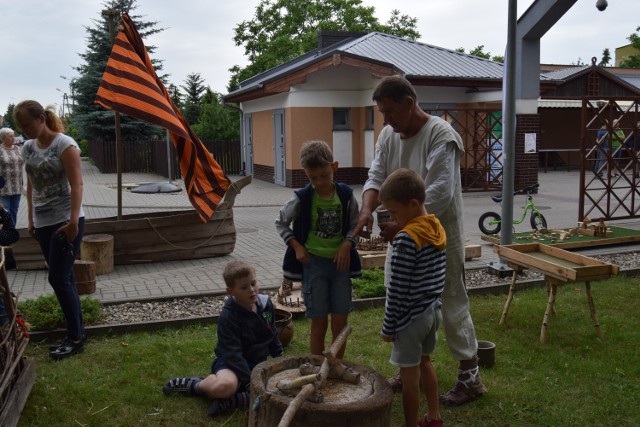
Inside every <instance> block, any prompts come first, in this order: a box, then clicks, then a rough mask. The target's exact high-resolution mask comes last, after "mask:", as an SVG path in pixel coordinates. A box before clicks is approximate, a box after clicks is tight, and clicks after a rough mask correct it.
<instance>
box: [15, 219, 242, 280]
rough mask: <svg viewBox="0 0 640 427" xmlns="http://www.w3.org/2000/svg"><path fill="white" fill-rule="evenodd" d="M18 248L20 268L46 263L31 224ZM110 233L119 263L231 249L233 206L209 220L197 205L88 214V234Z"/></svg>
mask: <svg viewBox="0 0 640 427" xmlns="http://www.w3.org/2000/svg"><path fill="white" fill-rule="evenodd" d="M18 231H19V232H20V240H18V242H16V243H15V244H14V245H13V253H14V257H15V259H16V263H17V265H18V269H20V270H31V269H39V268H45V264H44V258H43V256H42V252H41V251H40V246H39V245H38V242H37V241H36V240H35V239H34V238H33V237H31V236H30V235H29V233H28V231H27V229H26V228H21V229H19V230H18ZM90 234H109V235H111V236H113V238H114V253H113V260H114V264H115V265H121V264H139V263H148V262H161V261H176V260H186V259H197V258H209V257H215V256H223V255H228V254H230V253H231V252H233V250H234V248H235V244H236V227H235V224H234V222H233V208H220V209H218V210H216V212H215V213H214V215H213V217H212V218H211V219H210V220H209V222H206V223H204V222H202V220H201V219H200V218H199V217H198V215H197V214H196V211H195V210H193V209H191V210H184V211H170V212H166V211H165V212H154V213H145V214H130V215H123V216H122V219H120V220H118V219H116V218H115V217H110V218H95V219H88V220H86V222H85V230H84V235H85V236H87V235H90Z"/></svg>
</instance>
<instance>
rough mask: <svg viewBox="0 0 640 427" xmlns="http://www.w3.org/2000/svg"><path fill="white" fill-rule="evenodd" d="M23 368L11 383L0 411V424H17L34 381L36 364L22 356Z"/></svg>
mask: <svg viewBox="0 0 640 427" xmlns="http://www.w3.org/2000/svg"><path fill="white" fill-rule="evenodd" d="M22 366H23V368H22V369H21V370H20V372H19V373H18V379H17V381H16V382H15V384H13V387H12V388H11V391H10V393H9V394H8V396H7V400H6V401H5V404H4V406H3V408H2V412H0V426H6V427H13V426H16V425H18V420H19V419H20V413H21V412H22V409H24V405H25V404H26V403H27V398H28V397H29V394H30V393H31V388H32V387H33V384H34V383H35V381H36V364H35V362H34V361H33V360H32V359H30V358H24V359H23V363H22Z"/></svg>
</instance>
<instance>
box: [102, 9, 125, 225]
mask: <svg viewBox="0 0 640 427" xmlns="http://www.w3.org/2000/svg"><path fill="white" fill-rule="evenodd" d="M102 16H106V17H107V19H108V20H109V36H110V37H111V45H112V46H113V44H114V43H115V41H116V31H115V25H114V18H116V17H117V16H118V12H117V11H116V10H114V9H107V10H103V11H102ZM114 114H115V128H116V174H117V177H118V190H117V192H118V213H117V216H116V218H117V219H119V220H120V219H122V140H121V139H122V138H121V134H120V113H118V112H117V111H114Z"/></svg>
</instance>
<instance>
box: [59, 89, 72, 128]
mask: <svg viewBox="0 0 640 427" xmlns="http://www.w3.org/2000/svg"><path fill="white" fill-rule="evenodd" d="M56 90H57V91H58V92H62V113H61V114H60V116H61V117H62V119H63V120H65V121H66V119H65V117H66V115H65V114H64V107H65V105H66V106H67V114H70V113H71V111H70V109H69V96H68V95H67V92H64V91H62V90H60V89H59V88H56Z"/></svg>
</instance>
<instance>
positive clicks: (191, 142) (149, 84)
mask: <svg viewBox="0 0 640 427" xmlns="http://www.w3.org/2000/svg"><path fill="white" fill-rule="evenodd" d="M120 25H121V29H120V32H119V33H118V37H117V38H116V40H115V43H114V44H113V49H112V51H111V56H109V61H108V62H107V68H106V69H105V71H104V74H103V75H102V82H100V88H99V89H98V94H97V95H96V101H95V102H96V103H97V104H100V105H102V106H103V107H105V108H108V109H111V110H114V111H117V112H119V113H122V114H126V115H128V116H131V117H135V118H137V119H140V120H144V121H146V122H149V123H152V124H154V125H158V126H161V127H163V128H165V129H167V130H168V131H169V135H170V136H171V140H172V141H173V145H174V146H175V148H176V151H177V153H178V158H179V160H180V170H181V172H182V178H183V179H184V183H185V187H186V189H187V194H188V195H189V200H190V201H191V204H192V205H193V207H194V208H195V209H196V211H197V212H198V215H200V218H201V219H202V220H203V221H204V222H207V221H208V220H209V219H210V218H211V216H212V215H213V213H214V211H215V209H216V208H217V206H218V204H219V203H220V201H221V200H222V197H223V196H224V193H225V192H226V191H227V189H228V188H229V185H230V181H229V178H227V176H226V174H225V173H224V171H223V170H222V168H221V167H220V165H219V164H218V162H216V160H215V159H214V158H213V156H212V155H211V153H210V152H209V151H208V150H207V149H206V147H205V146H204V144H202V142H201V141H200V139H199V138H198V137H197V136H196V135H195V134H194V133H193V131H192V130H191V128H190V127H189V125H188V124H187V122H186V120H185V119H184V117H183V116H182V114H181V113H180V110H178V108H176V106H175V105H173V102H171V97H170V96H169V92H168V91H167V89H166V88H165V87H164V84H163V83H162V81H161V80H160V79H159V78H158V76H157V75H156V72H155V71H154V69H153V65H151V59H150V58H149V54H148V53H147V49H145V47H144V43H143V41H142V38H141V37H140V34H138V31H137V30H136V29H135V27H134V25H133V21H132V20H131V18H129V15H127V14H126V13H125V14H123V15H122V20H121V22H120Z"/></svg>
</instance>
